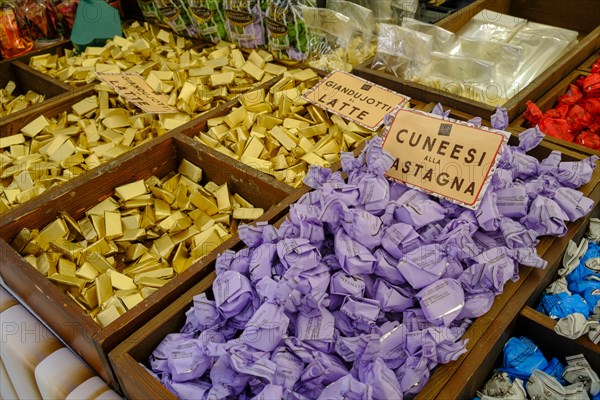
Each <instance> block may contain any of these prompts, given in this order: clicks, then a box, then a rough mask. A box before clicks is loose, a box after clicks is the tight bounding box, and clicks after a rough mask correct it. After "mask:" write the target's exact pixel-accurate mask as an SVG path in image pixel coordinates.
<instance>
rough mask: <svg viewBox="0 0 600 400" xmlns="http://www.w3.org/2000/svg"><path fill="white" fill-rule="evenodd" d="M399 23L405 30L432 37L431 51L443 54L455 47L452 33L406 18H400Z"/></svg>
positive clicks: (454, 37)
mask: <svg viewBox="0 0 600 400" xmlns="http://www.w3.org/2000/svg"><path fill="white" fill-rule="evenodd" d="M401 21H402V26H403V27H405V28H408V29H412V30H413V31H417V32H422V33H426V34H428V35H431V36H432V37H433V51H439V52H442V53H445V52H447V51H449V50H450V49H452V48H453V47H454V46H456V35H455V34H454V33H453V32H450V31H447V30H446V29H444V28H440V27H439V26H436V25H433V24H428V23H427V22H422V21H418V20H416V19H412V18H408V17H404V18H402V19H401Z"/></svg>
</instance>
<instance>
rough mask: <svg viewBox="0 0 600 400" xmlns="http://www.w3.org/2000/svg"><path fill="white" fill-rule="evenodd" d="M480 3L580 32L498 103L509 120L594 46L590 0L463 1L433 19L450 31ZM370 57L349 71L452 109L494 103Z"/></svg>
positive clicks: (474, 110) (473, 110) (472, 109)
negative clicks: (403, 74)
mask: <svg viewBox="0 0 600 400" xmlns="http://www.w3.org/2000/svg"><path fill="white" fill-rule="evenodd" d="M483 9H489V10H492V11H497V12H501V13H505V14H509V15H512V16H516V17H521V18H527V19H529V20H532V21H534V22H539V23H543V24H548V25H552V26H559V27H563V28H568V29H574V30H577V31H579V32H581V33H583V34H585V36H584V37H583V38H582V39H581V40H580V41H579V43H578V44H577V45H576V46H575V47H574V48H572V49H570V50H569V52H568V54H566V55H565V56H563V57H561V58H560V59H559V60H557V61H556V62H555V63H554V64H553V65H551V66H550V67H548V68H547V69H546V70H545V71H544V72H543V73H541V74H540V75H539V76H538V77H537V78H536V79H534V80H533V81H532V82H531V83H530V84H529V85H527V86H526V87H524V88H523V89H521V90H520V91H519V92H518V93H517V94H516V95H515V96H514V97H513V98H511V99H509V100H508V101H507V102H506V103H505V104H504V105H503V107H504V108H506V110H507V112H508V116H509V119H510V120H513V119H514V118H515V117H517V116H518V115H519V114H521V113H522V112H523V111H524V110H525V102H526V101H527V100H537V99H539V98H540V97H541V96H542V95H543V94H544V93H545V92H546V91H547V90H548V89H550V88H551V87H552V86H553V85H554V84H556V82H558V81H559V80H560V79H562V78H563V77H564V76H565V75H567V74H568V73H569V71H572V70H574V69H575V68H577V66H578V65H580V64H581V63H582V62H583V61H584V60H585V59H587V58H588V57H589V56H590V55H591V54H592V53H593V52H595V51H596V50H598V48H600V26H598V22H597V21H598V20H600V11H598V10H595V9H594V8H593V4H592V2H589V1H586V0H577V1H574V2H568V3H564V4H562V3H560V2H554V3H553V4H552V6H551V7H549V6H548V5H547V4H546V2H543V1H541V0H535V1H525V0H478V1H476V2H475V3H473V4H471V5H469V6H466V7H464V9H463V10H461V11H459V12H457V13H455V14H451V15H450V16H448V17H446V18H445V19H443V20H442V21H440V22H438V24H437V25H438V26H440V27H442V28H445V29H448V30H450V31H452V32H457V31H459V30H460V28H461V27H462V26H463V25H465V24H466V23H467V22H468V21H469V20H470V19H471V18H472V17H473V16H474V15H475V14H477V12H479V11H481V10H483ZM534 11H535V12H534ZM576 16H577V18H576ZM579 17H581V18H579ZM574 21H577V22H574ZM372 63H373V58H371V59H369V60H367V61H365V62H363V63H361V64H360V65H358V66H356V67H355V68H354V70H353V73H354V74H356V75H358V76H360V77H362V78H365V79H368V80H370V81H372V82H375V83H378V84H380V85H382V86H385V87H387V88H389V89H392V90H395V91H397V92H398V93H401V94H404V95H407V96H410V97H414V98H417V99H419V100H422V101H425V102H436V103H438V102H439V103H442V105H444V106H446V107H452V108H456V109H457V110H460V111H465V112H468V113H470V114H473V115H489V114H491V113H493V112H494V110H495V107H494V106H491V105H489V104H486V103H483V102H480V101H476V100H472V99H468V98H466V97H462V96H458V95H456V94H454V93H451V92H448V91H442V90H440V89H436V88H432V87H430V86H427V85H424V84H420V83H415V82H411V81H408V80H405V79H402V78H398V77H396V76H394V75H392V74H389V73H386V72H384V71H377V70H374V69H372V68H371V65H372Z"/></svg>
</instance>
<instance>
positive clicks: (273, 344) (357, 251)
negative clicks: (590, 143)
mask: <svg viewBox="0 0 600 400" xmlns="http://www.w3.org/2000/svg"><path fill="white" fill-rule="evenodd" d="M436 112H437V113H441V112H443V111H442V110H441V108H436ZM492 121H493V124H494V127H495V128H497V129H504V128H506V121H507V118H506V114H505V113H504V112H503V111H502V110H499V111H498V112H497V113H496V114H495V115H494V116H493V118H492ZM471 123H473V124H477V123H478V121H471ZM542 137H543V134H542V133H540V132H539V131H538V130H536V129H531V130H529V131H526V132H524V133H523V134H522V135H521V140H520V144H519V146H518V147H512V146H506V148H505V149H504V152H503V154H502V156H501V159H500V161H499V165H498V168H497V169H496V171H495V173H494V176H493V179H492V181H491V184H490V188H489V189H488V191H487V193H486V194H485V197H484V198H483V201H482V204H481V206H480V207H479V209H478V210H477V211H472V210H468V209H465V208H463V207H460V206H458V205H456V204H453V203H450V202H448V201H444V200H440V199H437V198H434V197H432V196H429V195H428V194H426V193H422V192H419V191H416V190H413V189H410V188H408V187H406V186H404V185H402V184H398V183H393V182H390V181H388V180H387V179H386V178H385V176H384V173H385V172H386V171H387V170H388V169H389V168H390V166H391V165H392V163H393V161H394V160H393V158H392V157H391V156H390V155H388V154H386V153H384V152H383V150H382V148H381V146H382V139H381V138H379V137H376V138H374V139H373V140H371V141H370V142H369V143H367V145H366V147H365V149H364V150H363V152H362V153H361V154H360V155H359V156H358V157H356V158H355V157H354V155H353V154H352V153H343V154H342V157H341V159H342V169H343V171H344V172H345V173H346V174H347V179H344V178H343V177H342V173H341V172H339V171H338V172H332V171H330V170H327V169H321V168H312V169H311V170H310V171H309V174H308V176H307V178H306V180H305V182H306V183H307V184H308V185H309V186H311V187H312V188H314V190H313V191H311V192H309V193H307V194H306V195H304V196H303V197H302V198H301V199H300V200H299V201H298V202H297V203H296V204H294V205H292V206H291V208H290V212H289V216H288V218H287V219H286V220H285V221H284V222H283V223H282V224H281V226H280V227H279V228H276V227H274V226H271V225H266V224H257V226H243V227H240V230H239V235H240V238H241V239H242V240H243V242H244V243H245V244H246V245H247V247H246V248H244V249H243V250H240V251H238V252H233V251H227V252H225V253H224V254H222V255H220V257H219V258H218V261H217V264H216V269H217V278H216V280H215V281H214V283H213V286H212V292H213V294H214V300H211V299H209V297H207V296H206V295H205V294H200V295H198V296H196V297H195V298H194V305H193V307H192V308H191V309H190V310H189V311H188V312H187V314H186V315H187V321H186V323H185V325H184V327H183V328H182V330H181V332H180V333H173V334H170V335H168V336H167V337H166V338H165V339H164V340H163V341H162V342H161V343H160V344H159V346H158V347H157V348H156V349H155V351H154V352H153V354H152V355H151V357H150V359H149V366H150V368H151V370H152V371H153V374H154V375H155V377H156V378H157V379H159V380H160V381H161V382H162V383H163V384H164V385H165V386H166V387H167V388H168V389H169V390H170V391H172V392H173V393H174V394H175V395H176V396H177V397H178V398H181V399H191V398H193V399H229V398H231V399H233V398H236V399H251V398H252V399H280V398H281V399H283V398H285V399H341V398H346V399H386V400H389V399H402V398H410V397H412V396H413V395H415V394H416V393H418V392H419V391H420V390H421V388H422V387H423V385H424V384H425V383H426V382H427V380H428V378H429V376H430V373H431V371H432V370H433V368H434V367H435V366H436V365H438V364H440V363H442V364H443V363H448V362H450V361H452V360H456V359H457V358H458V357H459V356H460V355H461V354H462V353H464V352H465V351H466V349H465V345H466V340H461V337H462V336H463V334H464V333H465V332H466V330H467V329H468V327H469V326H470V324H471V323H472V320H473V319H474V318H477V317H479V316H481V315H483V314H485V313H486V312H487V311H488V310H489V309H490V307H491V306H492V303H493V300H494V296H496V295H498V294H500V293H502V290H503V287H504V285H505V283H506V282H507V281H508V280H517V279H518V278H519V275H518V272H519V271H518V266H519V264H523V265H528V266H532V267H538V268H544V267H545V266H546V262H545V261H544V260H543V259H541V258H540V257H538V255H537V254H536V249H535V245H536V244H537V243H538V238H539V237H540V236H542V235H553V236H561V235H564V234H565V233H566V231H567V227H566V224H565V223H566V222H567V221H574V220H576V219H578V218H580V217H582V216H584V215H585V214H586V213H587V212H589V211H590V210H591V208H592V206H593V201H592V200H590V199H588V198H586V197H585V196H583V194H582V193H581V192H579V191H577V190H576V188H578V187H580V186H581V185H582V184H584V183H586V182H587V181H588V180H589V179H590V178H591V174H592V172H593V168H594V164H595V161H596V158H589V159H586V160H583V161H581V162H561V154H560V153H557V152H553V153H552V154H550V156H549V157H548V158H546V159H545V160H543V161H541V162H540V161H538V160H537V159H536V158H534V157H531V156H528V155H527V154H526V152H527V151H529V150H530V149H533V148H534V147H536V146H537V145H538V144H539V142H540V141H541V140H542ZM209 295H210V294H209Z"/></svg>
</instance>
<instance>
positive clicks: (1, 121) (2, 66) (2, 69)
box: [0, 61, 73, 135]
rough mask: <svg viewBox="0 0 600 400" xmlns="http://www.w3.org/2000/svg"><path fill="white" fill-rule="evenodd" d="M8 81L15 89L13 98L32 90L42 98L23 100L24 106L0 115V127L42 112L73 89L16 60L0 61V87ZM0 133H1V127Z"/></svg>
mask: <svg viewBox="0 0 600 400" xmlns="http://www.w3.org/2000/svg"><path fill="white" fill-rule="evenodd" d="M9 82H13V83H14V84H15V89H14V91H13V92H12V95H13V96H14V97H15V98H16V97H18V96H19V95H23V96H25V95H28V93H29V92H30V91H32V92H35V93H36V95H37V96H40V97H41V96H43V100H41V101H39V99H38V100H36V101H35V102H32V101H31V100H30V101H31V102H30V101H27V100H24V101H26V102H27V105H26V106H25V107H24V108H19V110H18V111H14V112H11V113H10V114H7V115H4V116H0V126H1V127H9V126H11V125H12V122H13V121H18V120H19V118H20V117H21V116H23V115H28V114H29V115H39V114H40V113H43V112H44V110H45V109H46V107H50V105H51V104H53V103H54V102H56V101H60V100H59V99H61V98H68V97H69V95H70V93H72V92H73V89H72V88H70V87H68V86H67V85H64V84H62V83H57V82H55V81H54V80H52V79H50V78H49V77H47V76H45V75H44V74H42V73H41V72H38V71H36V70H34V69H33V68H30V67H29V66H27V65H25V64H23V63H21V62H18V61H15V62H7V63H0V89H5V88H6V87H7V84H8V83H9ZM28 96H29V95H28ZM3 101H4V100H3ZM0 135H3V130H2V129H1V128H0Z"/></svg>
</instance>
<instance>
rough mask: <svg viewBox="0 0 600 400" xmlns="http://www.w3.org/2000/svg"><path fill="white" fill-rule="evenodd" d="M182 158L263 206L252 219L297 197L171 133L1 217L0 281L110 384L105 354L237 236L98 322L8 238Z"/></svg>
mask: <svg viewBox="0 0 600 400" xmlns="http://www.w3.org/2000/svg"><path fill="white" fill-rule="evenodd" d="M183 159H187V160H188V161H190V162H191V163H193V164H195V165H197V166H199V167H200V168H202V170H203V178H202V182H208V181H213V182H215V183H216V184H217V185H222V184H224V183H227V184H228V185H229V187H230V188H231V189H232V190H233V191H234V192H235V193H238V194H239V195H240V196H242V197H243V198H244V199H246V200H247V201H248V202H250V203H252V204H253V205H255V206H256V207H260V208H263V209H264V210H265V213H264V215H263V216H262V217H260V218H259V219H258V220H257V221H274V220H278V219H279V218H280V217H281V216H282V215H283V213H285V212H287V205H288V204H289V203H290V202H293V201H295V200H296V199H297V197H296V196H295V194H294V191H293V189H292V188H290V187H288V186H285V185H283V184H278V182H275V183H274V182H268V181H265V180H263V179H262V175H261V174H258V173H256V172H255V171H254V170H252V169H251V168H249V167H246V166H245V165H242V164H239V163H232V162H230V160H228V159H227V158H226V157H224V156H222V155H220V154H208V153H203V152H201V151H200V150H199V148H198V146H196V143H194V141H192V140H191V139H190V138H188V137H186V136H183V135H175V136H173V135H171V136H165V137H163V138H158V139H156V140H155V141H153V142H152V143H150V144H149V145H148V146H140V147H138V148H136V149H134V150H132V151H131V152H129V153H128V154H125V155H124V156H123V157H121V158H120V159H119V160H118V162H109V163H107V164H105V165H101V166H99V167H97V168H95V169H93V170H92V171H90V172H89V174H88V175H87V178H86V179H85V180H74V181H71V182H67V183H66V184H64V185H63V188H62V189H64V190H61V191H56V192H52V193H48V194H49V195H46V194H44V195H42V196H40V197H38V198H36V199H34V200H32V201H31V202H30V203H31V204H30V206H29V207H27V208H26V209H21V211H23V212H21V213H20V214H17V215H15V214H14V213H12V214H11V216H10V218H4V216H3V218H2V222H1V223H0V247H1V254H2V255H3V260H4V261H3V262H2V265H1V268H0V276H1V277H2V279H3V280H4V281H5V282H6V284H7V285H8V286H9V287H10V288H11V289H12V290H13V291H14V292H15V293H16V294H17V295H19V296H20V297H21V298H22V299H23V300H24V302H25V303H27V305H28V306H29V307H31V309H32V310H33V311H34V312H35V313H36V314H37V315H38V316H39V317H40V318H41V319H43V320H44V321H45V322H46V323H48V324H49V325H50V326H51V327H52V328H53V329H54V330H55V331H56V332H57V334H58V335H59V336H61V337H62V338H63V339H64V340H65V341H66V342H67V343H68V344H69V345H70V346H71V347H72V348H73V349H74V350H75V351H76V352H77V353H78V354H79V355H81V356H82V358H83V359H84V360H86V361H87V362H88V363H89V364H90V365H91V366H92V367H93V368H94V369H95V370H96V371H97V372H98V373H99V374H100V375H101V376H102V377H103V378H104V379H106V380H108V381H109V382H110V383H111V384H113V387H115V388H118V386H117V383H116V380H115V378H114V375H113V373H112V371H111V369H110V365H109V363H108V360H107V355H108V352H109V351H110V350H112V348H113V347H114V346H116V345H117V344H118V343H120V342H122V341H123V340H125V339H126V338H127V336H129V335H130V334H131V333H132V332H134V331H135V330H136V329H137V328H138V327H140V326H141V325H142V324H143V323H145V322H147V321H148V320H149V319H150V318H151V317H152V316H154V315H155V314H156V313H158V312H159V311H160V310H162V309H163V308H165V306H167V305H168V304H169V303H171V302H172V301H173V300H175V299H176V298H178V297H179V295H180V293H181V292H183V291H185V290H188V289H189V288H190V287H192V286H193V285H194V284H196V283H197V282H198V281H199V280H200V279H201V278H203V277H204V276H205V275H206V274H207V273H208V272H209V265H210V266H211V267H212V264H211V263H212V262H213V261H214V260H215V258H216V255H217V254H218V253H221V252H223V251H225V250H226V249H228V248H231V247H233V246H235V245H236V244H237V243H239V238H238V236H237V234H236V235H234V236H233V237H232V238H231V239H229V240H227V241H225V242H224V243H222V244H221V245H220V246H219V247H218V248H216V249H214V250H213V251H212V252H211V253H209V254H208V255H207V256H205V257H204V258H202V259H200V260H199V261H197V262H195V263H194V264H192V265H191V266H190V267H189V268H188V269H186V270H184V271H183V272H182V273H181V274H179V275H176V276H175V277H174V278H173V279H172V280H171V281H169V282H168V283H166V284H165V285H164V286H163V287H161V288H160V289H159V290H158V291H157V292H156V293H153V294H152V295H150V296H149V297H148V298H147V299H144V300H143V301H142V302H141V303H140V304H138V305H137V306H135V307H133V308H132V309H131V310H130V311H127V312H125V313H124V314H123V315H122V316H121V317H119V318H117V320H116V321H114V322H112V323H110V324H109V325H108V326H106V327H105V328H101V327H100V325H98V324H96V323H95V322H94V321H93V320H92V319H91V318H90V317H89V316H88V315H87V314H85V313H84V312H83V311H82V310H81V308H80V307H79V306H78V305H77V304H76V303H75V302H74V301H73V300H72V299H71V298H69V297H68V296H66V295H65V293H64V292H63V291H62V290H61V289H60V288H59V287H58V286H56V285H55V284H54V283H52V282H51V281H50V280H48V279H47V278H46V277H45V276H43V275H42V274H41V273H40V272H38V270H36V269H35V268H34V267H32V266H31V265H30V264H29V263H28V262H26V261H25V259H24V258H23V257H22V256H20V255H19V254H18V253H17V252H16V251H15V250H14V249H13V248H12V247H11V246H10V245H9V243H11V242H12V240H13V239H14V238H15V237H16V235H17V234H18V233H19V232H20V231H21V229H23V228H29V229H33V228H38V229H41V228H43V227H45V226H46V225H47V224H48V223H50V222H52V221H54V220H55V219H56V218H57V214H58V212H59V211H66V212H67V213H69V214H70V215H71V216H72V217H73V218H74V219H76V220H78V219H80V218H82V216H84V215H85V212H86V211H87V210H89V209H90V208H91V207H93V206H95V205H97V204H98V203H99V202H100V201H102V200H104V199H106V198H108V197H109V196H111V195H112V194H113V192H114V189H115V188H116V187H119V186H121V185H124V184H128V183H131V182H135V181H137V180H140V179H147V178H149V177H150V176H152V175H154V176H157V177H163V176H165V175H167V174H168V173H169V172H172V171H177V168H178V165H179V163H180V162H181V161H182V160H183ZM290 195H291V196H290ZM13 211H14V210H13ZM9 213H11V211H9ZM7 214H8V213H7ZM5 215H6V214H5Z"/></svg>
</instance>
